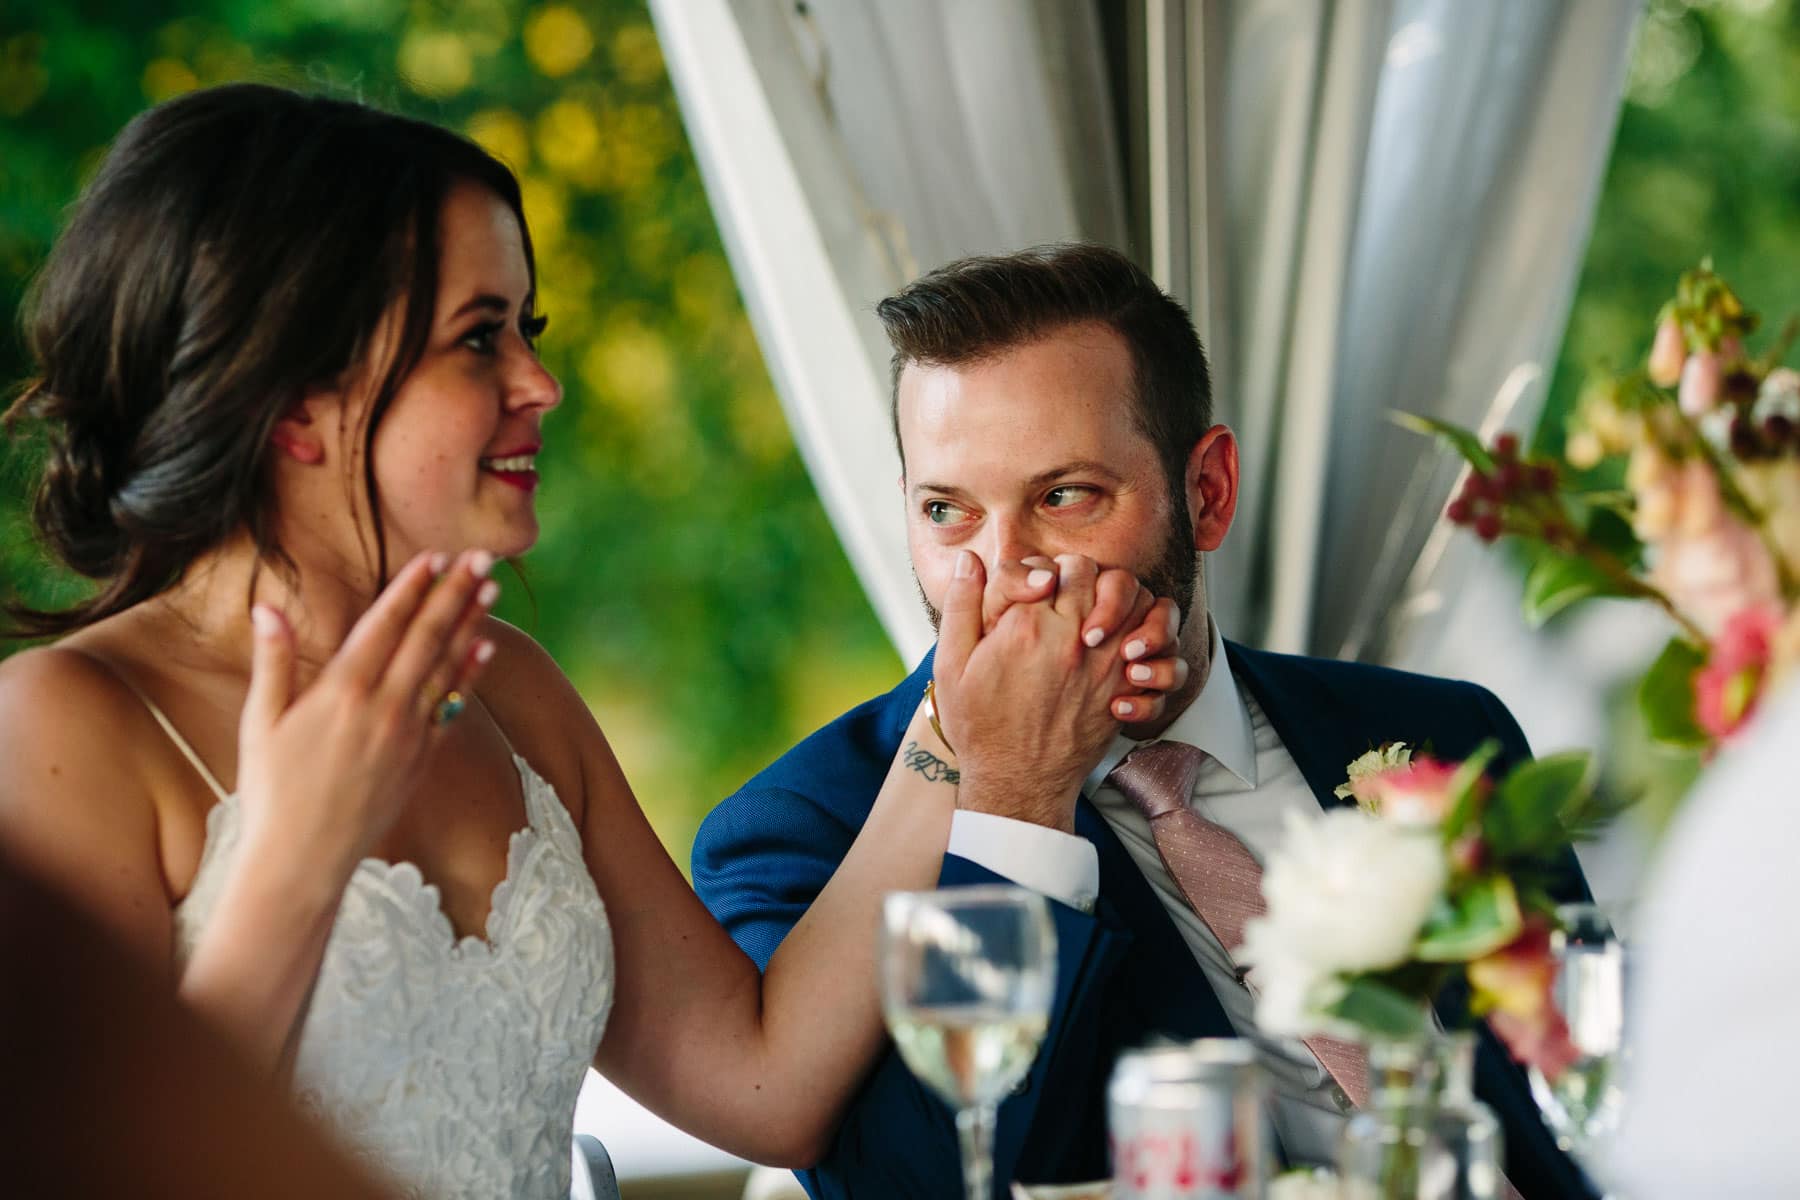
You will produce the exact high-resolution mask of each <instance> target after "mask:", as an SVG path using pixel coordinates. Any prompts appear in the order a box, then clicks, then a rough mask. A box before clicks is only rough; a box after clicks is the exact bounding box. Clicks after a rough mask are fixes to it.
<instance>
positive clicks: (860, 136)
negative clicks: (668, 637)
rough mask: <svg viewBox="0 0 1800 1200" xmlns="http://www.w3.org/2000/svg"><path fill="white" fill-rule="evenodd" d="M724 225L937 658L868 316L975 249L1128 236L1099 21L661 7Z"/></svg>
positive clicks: (883, 589)
mask: <svg viewBox="0 0 1800 1200" xmlns="http://www.w3.org/2000/svg"><path fill="white" fill-rule="evenodd" d="M651 11H652V15H653V16H654V18H655V21H656V27H657V33H658V36H659V37H660V38H661V40H662V46H663V54H664V56H665V58H666V59H667V61H668V63H669V70H670V75H671V77H672V78H673V80H674V83H675V88H676V93H677V95H678V96H679V98H680V101H681V106H682V112H683V115H684V116H685V118H686V120H687V124H688V130H689V136H690V137H691V139H692V141H693V143H694V149H695V153H696V155H697V156H698V158H699V161H700V167H701V171H702V174H703V175H704V177H705V180H706V186H707V190H708V193H709V195H710V196H711V197H712V202H713V210H714V214H715V216H716V217H717V219H718V221H719V226H720V229H721V230H722V232H723V234H724V238H725V244H726V249H727V252H728V254H729V255H730V257H731V260H732V266H733V269H734V270H735V272H736V275H737V279H738V285H739V287H740V288H741V289H742V291H743V294H744V301H745V305H746V307H747V309H748V310H749V313H750V319H751V322H752V324H753V325H754V326H755V328H756V331H757V336H758V339H759V340H760V341H761V343H762V346H763V352H764V357H765V359H766V360H767V362H768V364H769V369H770V371H771V373H772V374H773V376H774V378H775V382H776V386H777V390H778V391H779V392H780V395H781V399H782V403H783V405H784V407H785V409H786V412H787V415H788V420H789V424H790V425H791V426H792V428H793V430H794V435H795V440H796V442H797V443H798V445H799V447H800V452H801V455H802V456H803V458H804V459H805V461H806V464H807V467H808V469H809V471H810V472H811V473H812V477H813V480H814V483H815V485H816V486H817V487H818V489H819V494H820V497H821V499H822V500H823V502H824V504H825V508H826V511H827V512H828V513H829V514H830V516H831V519H832V522H833V524H834V526H835V527H836V529H837V531H838V535H839V537H840V539H841V540H842V542H843V544H844V547H845V550H846V552H847V553H848V555H849V557H850V561H851V564H852V565H853V566H854V567H855V569H856V571H857V573H858V576H859V578H860V579H861V580H862V583H863V586H864V588H865V589H866V591H867V592H868V594H869V598H870V600H871V602H872V603H873V605H874V607H875V611H876V613H877V615H878V616H879V617H880V619H881V621H882V623H883V624H884V626H885V627H886V629H887V631H888V634H889V636H890V637H892V638H893V640H894V643H895V645H896V646H897V648H898V649H899V650H900V652H901V654H902V656H903V657H905V658H906V659H907V660H909V661H911V660H912V659H914V658H916V657H917V656H918V655H920V654H922V653H923V652H924V650H925V648H926V647H927V646H929V645H930V642H931V631H930V628H929V626H928V625H927V624H926V622H925V618H924V614H923V612H922V611H921V607H920V605H919V602H918V599H917V595H916V591H915V588H914V585H913V582H912V575H911V570H910V568H909V567H908V565H907V558H906V541H905V529H904V525H903V523H902V513H901V507H900V503H899V495H898V489H897V485H896V481H897V480H898V478H899V473H900V466H899V458H898V456H897V454H896V453H895V450H894V447H893V439H892V435H891V432H890V424H889V416H888V351H887V346H886V341H885V339H884V338H883V336H882V333H881V330H880V326H879V324H878V323H877V322H876V320H875V318H874V315H873V307H874V304H875V302H876V301H878V300H880V299H881V298H882V297H883V296H885V295H887V294H889V293H891V292H893V291H895V290H896V289H898V288H899V287H900V286H901V285H902V284H904V283H905V282H906V281H907V280H908V279H910V278H911V277H913V276H914V275H916V274H918V273H919V272H920V271H922V270H928V269H929V268H931V267H933V266H936V265H939V264H941V263H943V262H946V261H948V260H950V259H952V258H955V257H958V256H960V255H963V254H968V253H974V252H978V251H983V250H993V249H996V248H1011V247H1017V246H1024V245H1029V244H1032V243H1035V242H1044V241H1056V240H1064V239H1071V238H1082V237H1086V238H1092V239H1096V240H1104V241H1115V242H1116V241H1118V240H1119V239H1120V238H1121V237H1122V231H1123V224H1124V218H1123V200H1122V198H1121V173H1120V171H1119V169H1118V168H1117V167H1116V166H1115V165H1114V164H1115V163H1116V160H1117V157H1118V156H1117V151H1116V149H1115V148H1114V147H1113V145H1112V137H1113V132H1112V131H1113V126H1112V124H1111V122H1110V120H1109V119H1108V118H1106V116H1105V114H1106V108H1105V106H1104V105H1099V106H1095V105H1091V104H1089V103H1088V102H1087V101H1088V100H1089V98H1092V97H1097V96H1101V95H1103V94H1104V90H1105V76H1104V70H1103V68H1102V65H1101V61H1100V58H1099V49H1098V47H1099V38H1098V32H1097V21H1096V18H1095V14H1094V10H1093V9H1092V8H1091V7H1089V6H1087V5H1083V4H1071V5H1047V4H1034V3H1029V2H1028V0H984V2H983V3H981V4H974V5H970V4H958V3H955V2H954V0H908V3H906V4H875V3H849V2H835V3H833V2H825V3H809V4H795V3H776V2H773V0H654V2H653V4H652V7H651Z"/></svg>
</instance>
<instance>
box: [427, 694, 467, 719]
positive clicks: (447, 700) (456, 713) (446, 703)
mask: <svg viewBox="0 0 1800 1200" xmlns="http://www.w3.org/2000/svg"><path fill="white" fill-rule="evenodd" d="M467 707H469V702H468V701H467V700H465V699H463V694H462V693H461V692H458V691H449V692H445V693H444V698H443V699H442V700H439V701H438V702H437V707H436V708H434V709H432V710H431V723H432V724H433V725H448V724H449V723H450V722H452V721H454V720H456V718H458V717H460V716H462V712H463V709H465V708H467Z"/></svg>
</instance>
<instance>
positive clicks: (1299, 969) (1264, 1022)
mask: <svg viewBox="0 0 1800 1200" xmlns="http://www.w3.org/2000/svg"><path fill="white" fill-rule="evenodd" d="M1283 937H1284V933H1283V931H1282V930H1281V929H1280V928H1279V927H1278V926H1276V925H1275V923H1274V922H1272V921H1270V920H1269V919H1268V918H1267V917H1258V918H1256V919H1254V920H1252V921H1250V922H1249V923H1248V924H1246V925H1245V926H1244V944H1243V946H1242V947H1241V948H1240V949H1239V950H1238V952H1237V955H1236V957H1237V961H1238V962H1240V963H1245V964H1247V965H1248V966H1249V968H1250V986H1251V987H1252V988H1254V989H1255V992H1256V1028H1257V1032H1259V1033H1263V1034H1267V1035H1268V1036H1270V1037H1293V1038H1305V1037H1311V1036H1312V1035H1313V1034H1315V1033H1336V1032H1341V1030H1340V1029H1339V1028H1338V1026H1339V1024H1340V1023H1339V1022H1336V1021H1334V1020H1333V1019H1332V1018H1331V1017H1330V1016H1328V1015H1327V1014H1326V1009H1328V1008H1330V1007H1331V1006H1332V1005H1333V1004H1336V1003H1337V1002H1338V1000H1340V999H1341V998H1342V997H1343V994H1344V984H1343V981H1342V980H1340V979H1339V978H1338V977H1337V976H1336V975H1332V974H1330V973H1328V972H1323V971H1320V970H1319V969H1318V968H1317V967H1315V966H1313V965H1312V964H1311V963H1309V962H1307V961H1306V960H1304V959H1302V958H1299V957H1297V956H1296V955H1294V954H1292V953H1290V952H1288V950H1287V948H1286V946H1285V945H1284V944H1283Z"/></svg>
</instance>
